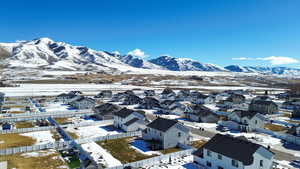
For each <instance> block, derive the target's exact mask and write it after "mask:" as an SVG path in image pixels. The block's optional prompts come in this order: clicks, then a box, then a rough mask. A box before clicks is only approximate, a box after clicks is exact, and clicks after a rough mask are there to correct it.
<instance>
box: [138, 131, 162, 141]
mask: <svg viewBox="0 0 300 169" xmlns="http://www.w3.org/2000/svg"><path fill="white" fill-rule="evenodd" d="M163 137H164V133H163V132H161V131H159V130H156V129H153V128H147V129H146V132H143V139H145V140H160V141H162V140H163Z"/></svg>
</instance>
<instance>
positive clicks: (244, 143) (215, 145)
mask: <svg viewBox="0 0 300 169" xmlns="http://www.w3.org/2000/svg"><path fill="white" fill-rule="evenodd" d="M260 147H263V146H261V145H259V144H255V143H252V142H250V141H248V140H247V139H245V138H237V137H232V136H229V135H222V134H216V135H215V136H214V137H213V138H212V139H210V140H209V141H208V142H207V143H206V144H204V146H203V147H201V148H200V150H197V151H199V152H197V151H196V152H195V153H194V154H195V155H200V153H201V151H203V150H201V149H202V148H205V149H208V150H210V151H213V152H216V153H219V154H221V155H224V156H226V157H229V158H232V159H235V160H238V161H241V162H242V163H243V164H244V165H251V164H252V163H253V160H254V159H253V154H254V153H255V152H256V151H257V149H259V148H260ZM263 148H265V147H263ZM268 151H270V150H268ZM270 152H271V151H270ZM271 153H272V152H271Z"/></svg>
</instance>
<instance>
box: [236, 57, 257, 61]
mask: <svg viewBox="0 0 300 169" xmlns="http://www.w3.org/2000/svg"><path fill="white" fill-rule="evenodd" d="M232 60H253V58H248V57H239V58H232Z"/></svg>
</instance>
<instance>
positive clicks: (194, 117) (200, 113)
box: [185, 104, 219, 123]
mask: <svg viewBox="0 0 300 169" xmlns="http://www.w3.org/2000/svg"><path fill="white" fill-rule="evenodd" d="M190 108H191V111H190V112H185V116H186V118H187V119H189V120H191V121H195V122H203V123H216V122H217V121H218V120H219V116H218V115H217V114H215V113H214V112H213V111H212V110H211V109H209V108H207V107H205V106H203V105H200V104H193V105H191V106H190Z"/></svg>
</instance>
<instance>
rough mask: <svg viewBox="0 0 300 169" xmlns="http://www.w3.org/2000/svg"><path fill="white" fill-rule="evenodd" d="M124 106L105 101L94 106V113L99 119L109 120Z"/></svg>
mask: <svg viewBox="0 0 300 169" xmlns="http://www.w3.org/2000/svg"><path fill="white" fill-rule="evenodd" d="M121 109H122V108H121V107H120V106H118V105H116V104H112V103H103V104H100V105H97V106H95V107H94V108H93V111H94V115H93V116H95V117H96V118H97V119H99V120H109V119H113V118H114V113H115V112H117V111H119V110H121Z"/></svg>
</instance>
